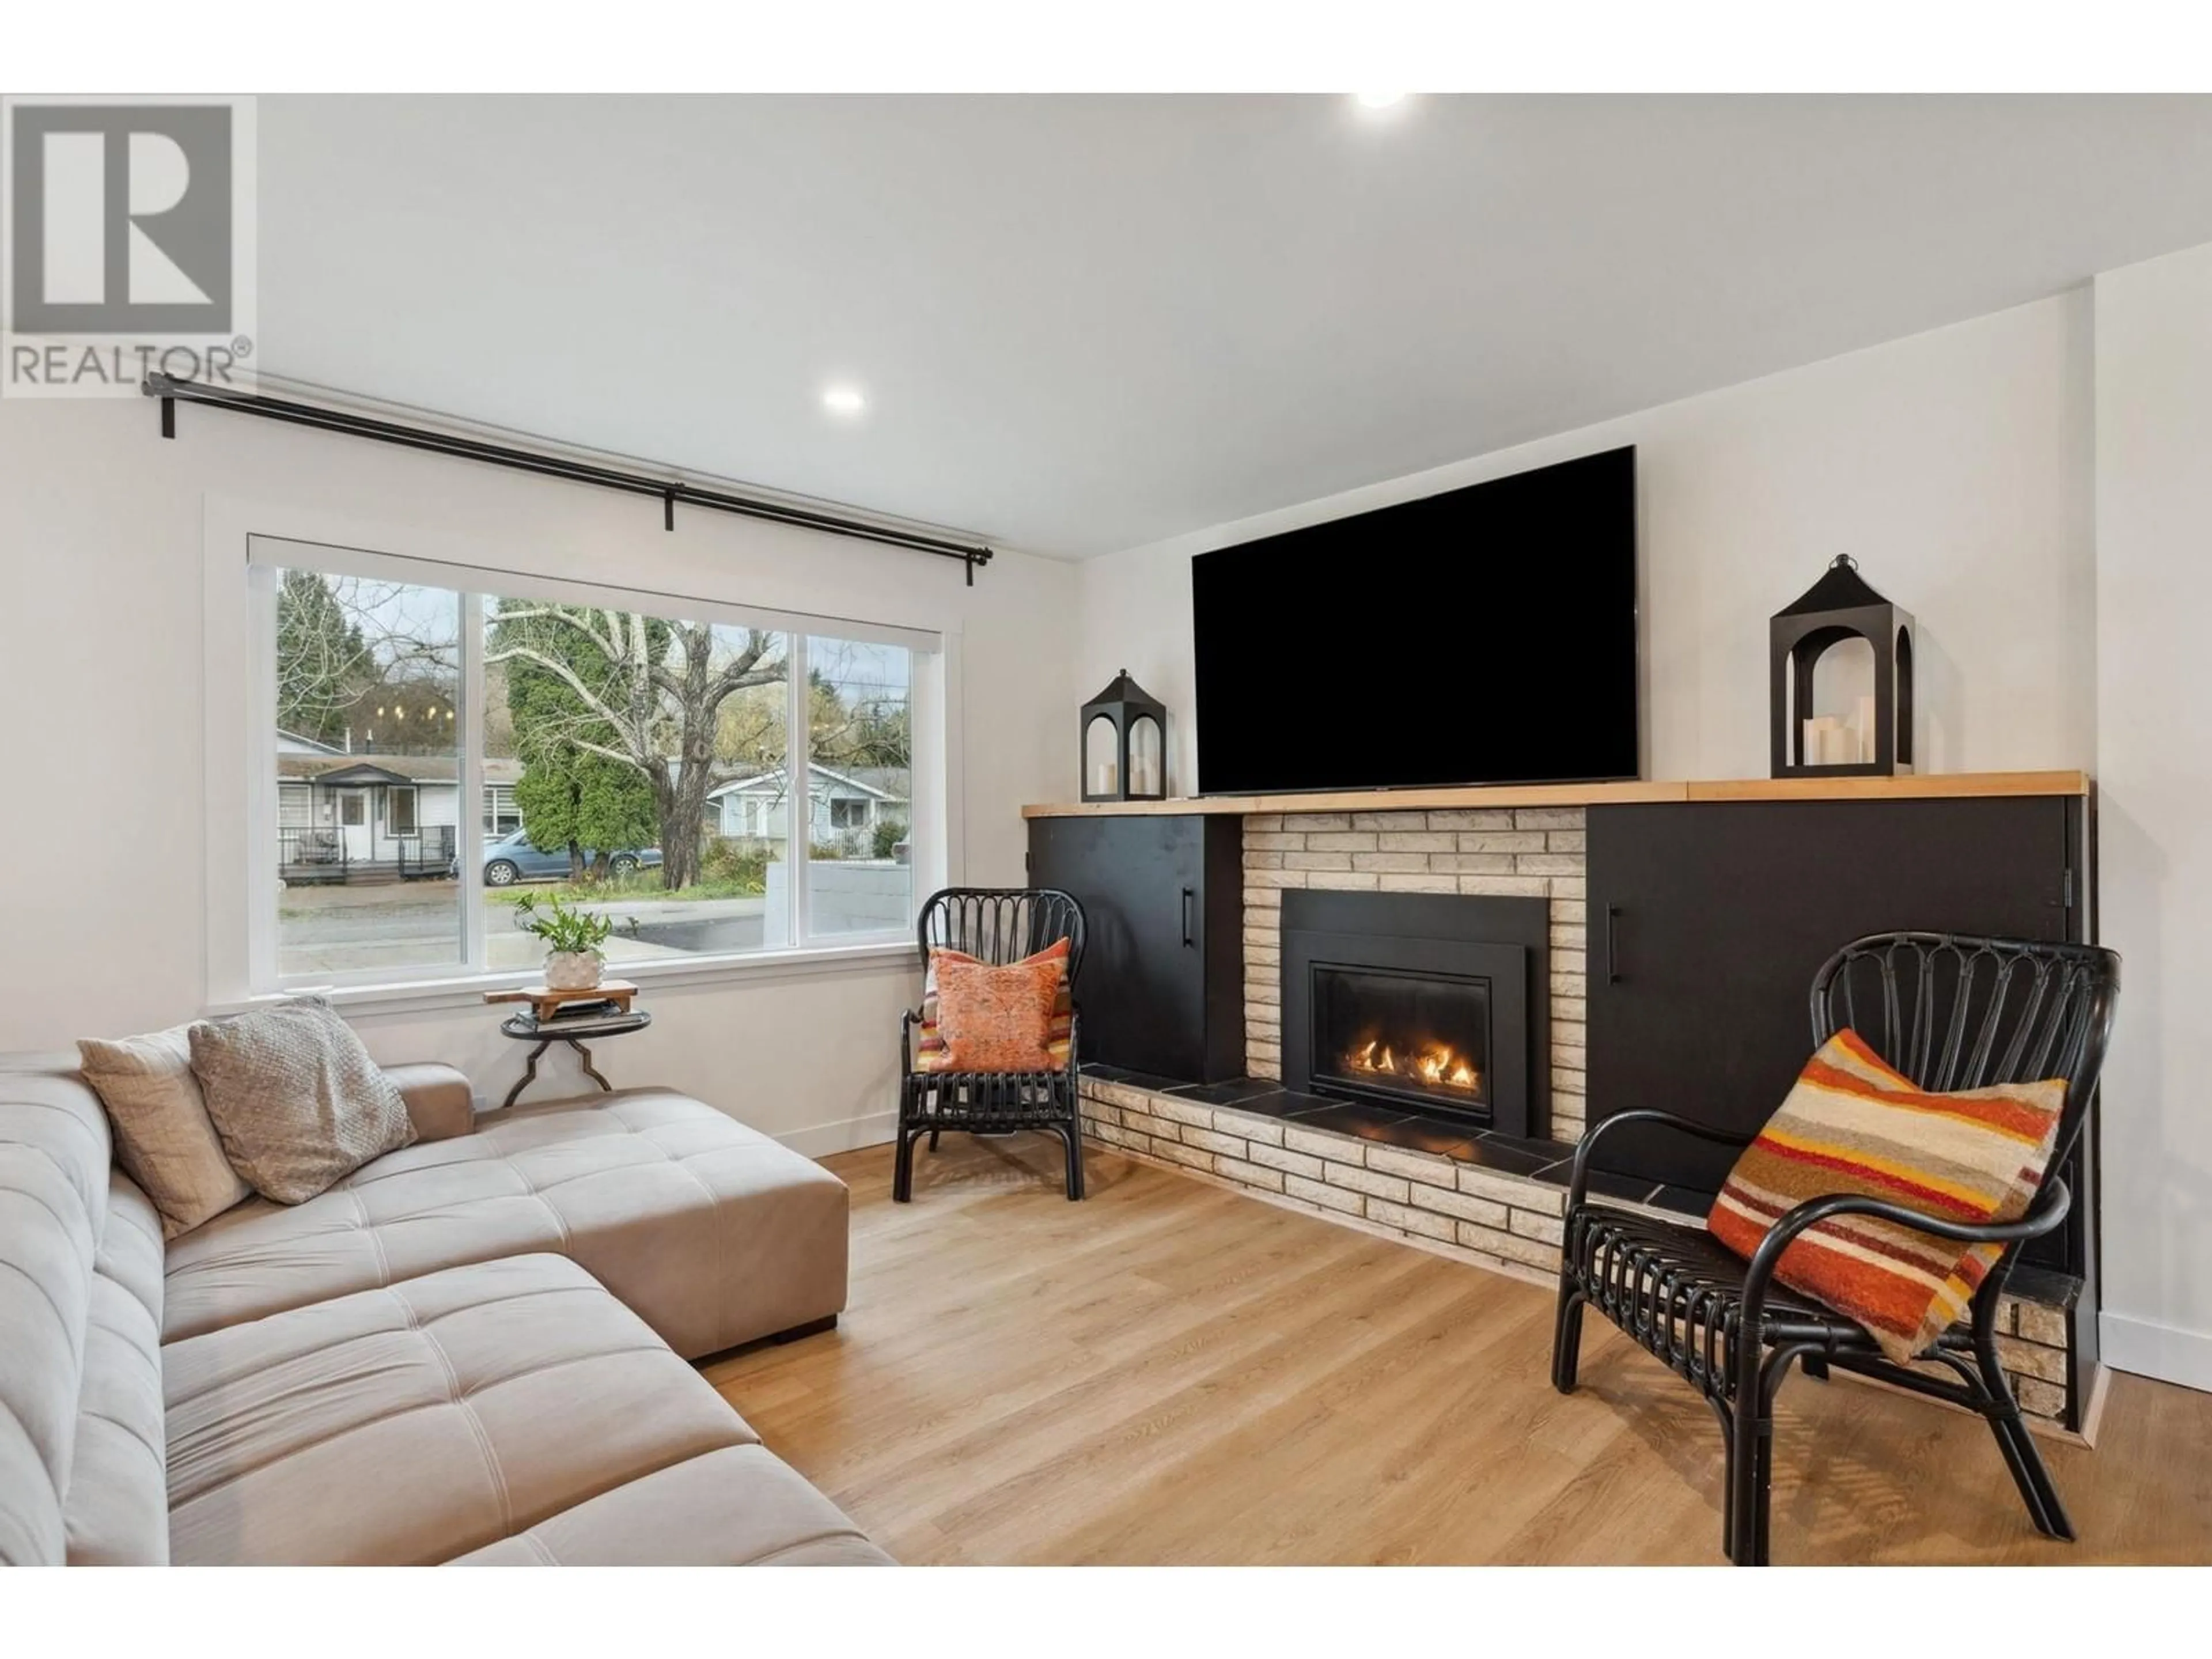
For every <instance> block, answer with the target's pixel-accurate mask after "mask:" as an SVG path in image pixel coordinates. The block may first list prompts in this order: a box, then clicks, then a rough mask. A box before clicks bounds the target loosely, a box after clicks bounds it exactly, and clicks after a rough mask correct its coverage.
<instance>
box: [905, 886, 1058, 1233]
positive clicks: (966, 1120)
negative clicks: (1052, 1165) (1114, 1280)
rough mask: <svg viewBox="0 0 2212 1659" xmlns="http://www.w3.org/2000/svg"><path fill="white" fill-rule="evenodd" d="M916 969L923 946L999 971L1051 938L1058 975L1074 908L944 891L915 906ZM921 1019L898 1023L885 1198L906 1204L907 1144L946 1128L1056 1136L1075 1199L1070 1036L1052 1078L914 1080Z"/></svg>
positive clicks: (919, 1076) (982, 1075) (920, 1076)
mask: <svg viewBox="0 0 2212 1659" xmlns="http://www.w3.org/2000/svg"><path fill="white" fill-rule="evenodd" d="M916 933H917V934H918V936H919V938H920V939H921V959H922V965H923V967H924V968H925V969H926V968H927V966H928V963H929V952H930V950H931V947H932V946H934V945H944V946H945V947H947V948H949V949H951V950H955V951H966V952H967V953H968V954H969V956H971V957H979V958H981V960H982V961H985V962H987V963H991V964H993V965H994V967H1004V966H1006V964H1007V963H1014V962H1019V961H1020V960H1021V959H1022V958H1023V957H1027V956H1034V955H1036V952H1038V951H1042V950H1044V949H1045V948H1046V947H1047V946H1048V945H1052V944H1053V943H1054V941H1055V940H1058V939H1066V941H1067V977H1068V981H1069V983H1071V984H1073V982H1074V980H1075V975H1076V970H1077V969H1079V968H1080V967H1081V966H1082V965H1083V907H1082V905H1080V904H1079V903H1078V902H1076V900H1075V897H1074V896H1073V894H1069V893H1063V892H1061V891H1060V890H1059V889H1057V888H1053V887H948V888H946V889H945V890H943V891H942V892H938V893H933V894H931V895H930V896H929V900H928V902H927V903H925V904H924V905H923V906H922V907H921V923H920V925H919V927H917V929H916ZM919 1024H921V1014H920V1013H918V1012H915V1011H914V1010H912V1009H908V1011H907V1012H906V1014H905V1015H904V1016H903V1017H902V1019H901V1021H900V1025H899V1111H898V1148H897V1154H896V1164H895V1165H894V1168H893V1172H892V1176H891V1197H892V1199H893V1200H896V1202H898V1203H901V1204H904V1203H906V1202H908V1200H911V1199H912V1198H913V1197H914V1143H915V1140H916V1139H918V1138H919V1137H921V1136H922V1135H927V1136H928V1137H929V1149H930V1151H932V1152H935V1151H936V1150H937V1137H938V1135H939V1133H942V1132H943V1131H945V1130H946V1129H964V1130H966V1131H967V1132H968V1133H970V1134H1005V1133H1010V1132H1011V1131H1013V1130H1016V1129H1042V1130H1044V1131H1046V1132H1048V1133H1052V1134H1056V1135H1058V1136H1059V1137H1060V1140H1061V1142H1062V1144H1063V1146H1064V1149H1065V1151H1066V1155H1067V1195H1068V1197H1069V1198H1070V1199H1079V1198H1081V1197H1082V1196H1083V1117H1082V1108H1081V1105H1080V1104H1079V1101H1078V1099H1077V1096H1076V1089H1075V1079H1076V1065H1077V1055H1078V1053H1079V1048H1078V1046H1077V1045H1078V1042H1079V1039H1080V1037H1081V1035H1082V1034H1081V1031H1080V1030H1079V1028H1077V1029H1071V1030H1070V1031H1069V1033H1068V1043H1067V1065H1066V1068H1065V1069H1064V1070H1060V1071H1054V1072H918V1071H916V1070H915V1064H914V1059H915V1054H914V1034H915V1027H916V1026H917V1025H919Z"/></svg>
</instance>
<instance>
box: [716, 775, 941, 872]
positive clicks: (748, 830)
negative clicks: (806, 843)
mask: <svg viewBox="0 0 2212 1659" xmlns="http://www.w3.org/2000/svg"><path fill="white" fill-rule="evenodd" d="M806 776H807V795H808V799H809V806H810V811H809V812H808V815H807V817H808V834H807V838H808V840H810V841H811V842H816V843H817V844H822V843H829V842H839V843H842V844H844V845H846V846H848V847H849V848H852V849H853V850H854V851H855V852H865V851H866V850H868V849H869V848H870V846H871V844H872V842H873V841H874V839H875V833H876V826H877V825H878V824H880V823H896V824H898V825H900V826H902V828H903V827H905V826H907V825H908V824H910V823H912V821H913V811H912V804H911V802H910V801H909V800H908V795H907V788H908V784H907V771H906V769H905V768H903V767H888V766H880V767H878V766H866V767H853V768H850V769H845V770H836V769H831V768H829V767H827V766H811V767H809V768H807V770H806ZM790 794H791V775H790V774H789V773H788V772H787V770H786V769H784V768H782V767H781V766H772V767H767V768H764V769H762V770H760V771H757V772H755V773H753V774H752V775H750V776H748V777H743V778H738V779H737V780H735V781H732V782H730V783H725V784H721V785H719V786H717V787H715V788H714V789H712V790H710V791H709V792H708V796H707V802H708V806H707V811H708V818H707V825H708V829H711V830H712V831H713V832H714V834H716V835H719V836H744V837H748V838H750V839H754V840H763V841H781V840H782V839H783V838H784V836H786V835H787V833H788V825H789V823H790V814H789V811H788V810H787V808H788V801H789V797H790Z"/></svg>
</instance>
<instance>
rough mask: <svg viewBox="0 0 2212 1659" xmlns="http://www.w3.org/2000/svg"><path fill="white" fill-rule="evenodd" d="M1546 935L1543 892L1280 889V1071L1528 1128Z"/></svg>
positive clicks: (1295, 1085)
mask: <svg viewBox="0 0 2212 1659" xmlns="http://www.w3.org/2000/svg"><path fill="white" fill-rule="evenodd" d="M1549 942H1550V912H1549V907H1548V906H1547V903H1546V902H1545V901H1543V900H1542V899H1532V898H1490V897H1478V896H1471V895H1460V894H1427V893H1339V892H1323V891H1310V890H1309V891H1296V890H1294V891H1291V892H1287V893H1285V894H1284V896H1283V950H1282V975H1283V984H1282V1004H1283V1081H1284V1084H1285V1086H1287V1087H1289V1088H1291V1089H1297V1090H1302V1091H1306V1092H1309V1093H1313V1094H1322V1095H1334V1096H1336V1097H1340V1098H1341V1099H1346V1100H1352V1101H1364V1102H1366V1103H1370V1104H1376V1105H1382V1106H1388V1107H1391V1108H1395V1109H1397V1110H1400V1111H1409V1112H1419V1113H1426V1114H1431V1115H1437V1116H1441V1117H1445V1118H1449V1119H1452V1120H1455V1121H1465V1122H1472V1123H1475V1124H1478V1125H1480V1127H1484V1128H1494V1129H1498V1130H1501V1131H1504V1133H1509V1134H1515V1135H1522V1136H1528V1137H1533V1138H1541V1137H1542V1136H1543V1135H1544V1133H1546V1131H1547V1127H1548V1125H1549V1119H1550V1100H1549V1095H1550V1090H1549V1086H1548V1083H1547V1068H1546V1067H1545V1066H1542V1065H1541V1064H1539V1063H1537V1062H1538V1057H1539V1056H1541V1055H1542V1054H1546V1053H1547V1051H1548V1036H1547V1030H1546V1027H1547V1024H1548V1016H1547V1008H1548V1006H1549V998H1548V996H1547V994H1546V991H1547V987H1548V986H1549V983H1550V979H1549V974H1548V969H1547V955H1548V951H1549Z"/></svg>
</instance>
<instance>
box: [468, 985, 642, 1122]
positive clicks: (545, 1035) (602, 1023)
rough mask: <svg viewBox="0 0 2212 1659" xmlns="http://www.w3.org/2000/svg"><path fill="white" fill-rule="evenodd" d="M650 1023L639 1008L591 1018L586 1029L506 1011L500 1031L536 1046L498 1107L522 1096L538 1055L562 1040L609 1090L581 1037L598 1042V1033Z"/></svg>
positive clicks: (605, 1034)
mask: <svg viewBox="0 0 2212 1659" xmlns="http://www.w3.org/2000/svg"><path fill="white" fill-rule="evenodd" d="M650 1024H653V1016H652V1015H651V1014H648V1013H647V1012H645V1011H644V1010H643V1009H641V1008H640V1009H632V1010H629V1012H624V1013H622V1014H617V1015H614V1016H612V1017H610V1018H604V1019H594V1020H592V1021H591V1022H590V1024H589V1028H588V1029H587V1030H580V1031H563V1030H561V1029H560V1025H559V1022H557V1021H555V1020H545V1021H540V1020H538V1018H535V1017H534V1016H532V1015H530V1014H509V1015H508V1016H507V1018H505V1019H503V1020H501V1021H500V1023H499V1029H500V1030H501V1031H502V1032H503V1033H505V1034H506V1035H507V1036H511V1037H513V1039H514V1040H515V1041H516V1042H534V1043H536V1044H537V1045H538V1046H537V1047H536V1048H532V1050H531V1051H530V1058H529V1059H528V1060H526V1061H525V1062H524V1065H523V1072H522V1079H521V1081H520V1082H519V1083H517V1084H516V1085H514V1087H513V1088H512V1089H509V1090H508V1091H507V1098H506V1099H505V1100H502V1101H501V1102H500V1103H499V1105H500V1109H501V1111H505V1110H506V1109H507V1108H508V1107H510V1106H512V1105H513V1104H514V1103H515V1102H516V1101H518V1100H520V1099H521V1098H522V1091H524V1090H525V1089H527V1088H528V1087H529V1086H530V1085H532V1084H533V1083H535V1082H536V1081H537V1080H538V1057H539V1056H540V1055H542V1054H544V1052H545V1051H546V1050H547V1049H548V1048H551V1047H552V1046H553V1045H554V1044H555V1043H556V1042H565V1043H567V1044H568V1046H569V1047H570V1048H574V1050H575V1051H576V1058H577V1059H578V1060H581V1061H582V1062H583V1066H584V1073H585V1075H586V1076H587V1077H589V1078H590V1079H592V1082H594V1083H596V1084H598V1085H599V1087H600V1088H601V1089H603V1090H605V1091H606V1092H608V1093H609V1094H612V1093H613V1092H614V1086H615V1085H613V1084H611V1083H610V1082H608V1081H607V1080H606V1079H605V1078H604V1077H601V1076H600V1075H599V1067H598V1066H594V1065H592V1051H591V1049H590V1048H587V1047H586V1044H585V1041H584V1040H585V1039H586V1037H589V1038H591V1039H592V1041H593V1042H597V1041H598V1040H599V1038H601V1037H611V1036H629V1034H630V1033H631V1032H632V1031H642V1030H644V1029H645V1028H646V1027H647V1026H648V1025H650Z"/></svg>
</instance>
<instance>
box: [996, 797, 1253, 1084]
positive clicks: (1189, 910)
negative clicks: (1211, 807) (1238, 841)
mask: <svg viewBox="0 0 2212 1659" xmlns="http://www.w3.org/2000/svg"><path fill="white" fill-rule="evenodd" d="M1230 827H1231V829H1234V827H1235V826H1234V822H1233V820H1232V821H1230ZM1208 829H1209V820H1207V819H1206V818H1203V817H1198V816H1196V815H1192V816H1176V817H1165V816H1160V817H1155V816H1151V815H1133V816H1129V817H1059V818H1038V819H1035V820H1033V821H1032V822H1031V823H1030V880H1031V881H1032V882H1034V883H1035V884H1036V885H1038V886H1040V887H1058V888H1061V889H1064V890H1066V891H1067V892H1070V893H1073V894H1074V895H1075V896H1076V897H1077V898H1078V899H1079V900H1080V901H1081V902H1082V904H1083V914H1084V921H1085V925H1086V927H1087V928H1088V930H1089V935H1088V941H1087V943H1086V944H1085V947H1084V957H1083V968H1082V971H1081V973H1080V974H1079V975H1078V977H1077V979H1076V982H1075V997H1076V1005H1077V1007H1078V1009H1079V1012H1080V1016H1081V1027H1080V1038H1079V1041H1080V1045H1081V1049H1082V1058H1083V1059H1084V1060H1087V1061H1090V1062H1092V1063H1096V1064H1103V1065H1108V1066H1125V1067H1127V1068H1128V1069H1129V1070H1132V1071H1138V1072H1146V1073H1152V1074H1154V1075H1157V1076H1160V1077H1170V1078H1175V1079H1182V1080H1186V1081H1191V1082H1206V1081H1213V1080H1215V1079H1214V1075H1213V1072H1214V1068H1213V1067H1212V1066H1211V1065H1210V1064H1209V1056H1208V1036H1209V1012H1212V1014H1213V1015H1215V1016H1217V1017H1218V1013H1219V989H1218V987H1212V988H1213V990H1214V997H1213V1005H1214V1006H1213V1007H1212V1010H1211V1011H1210V1010H1209V999H1208V990H1209V987H1208V985H1207V975H1206V961H1207V957H1208V948H1207V947H1208V945H1209V944H1210V943H1215V941H1211V940H1210V939H1209V937H1208V914H1207V913H1208V909H1209V905H1208V898H1209V896H1210V895H1209V893H1208V890H1207V867H1206V866H1207V856H1206V855H1207V850H1208V844H1209V841H1210V840H1211V841H1215V842H1218V841H1219V840H1220V833H1219V829H1218V826H1214V834H1213V835H1212V836H1209V835H1208ZM1230 885H1231V888H1232V889H1233V888H1235V886H1236V885H1237V884H1236V882H1235V880H1234V879H1233V878H1232V879H1231V882H1230ZM1211 896H1212V898H1213V899H1214V900H1215V902H1214V904H1213V905H1212V908H1213V909H1214V910H1216V911H1217V912H1218V909H1219V902H1218V901H1219V895H1218V894H1214V895H1211ZM1234 897H1235V894H1234V893H1233V892H1232V894H1231V899H1232V902H1233V900H1234ZM1240 948H1241V947H1240ZM1215 954H1217V955H1218V951H1216V953H1215ZM1217 1046H1218V1045H1217Z"/></svg>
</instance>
